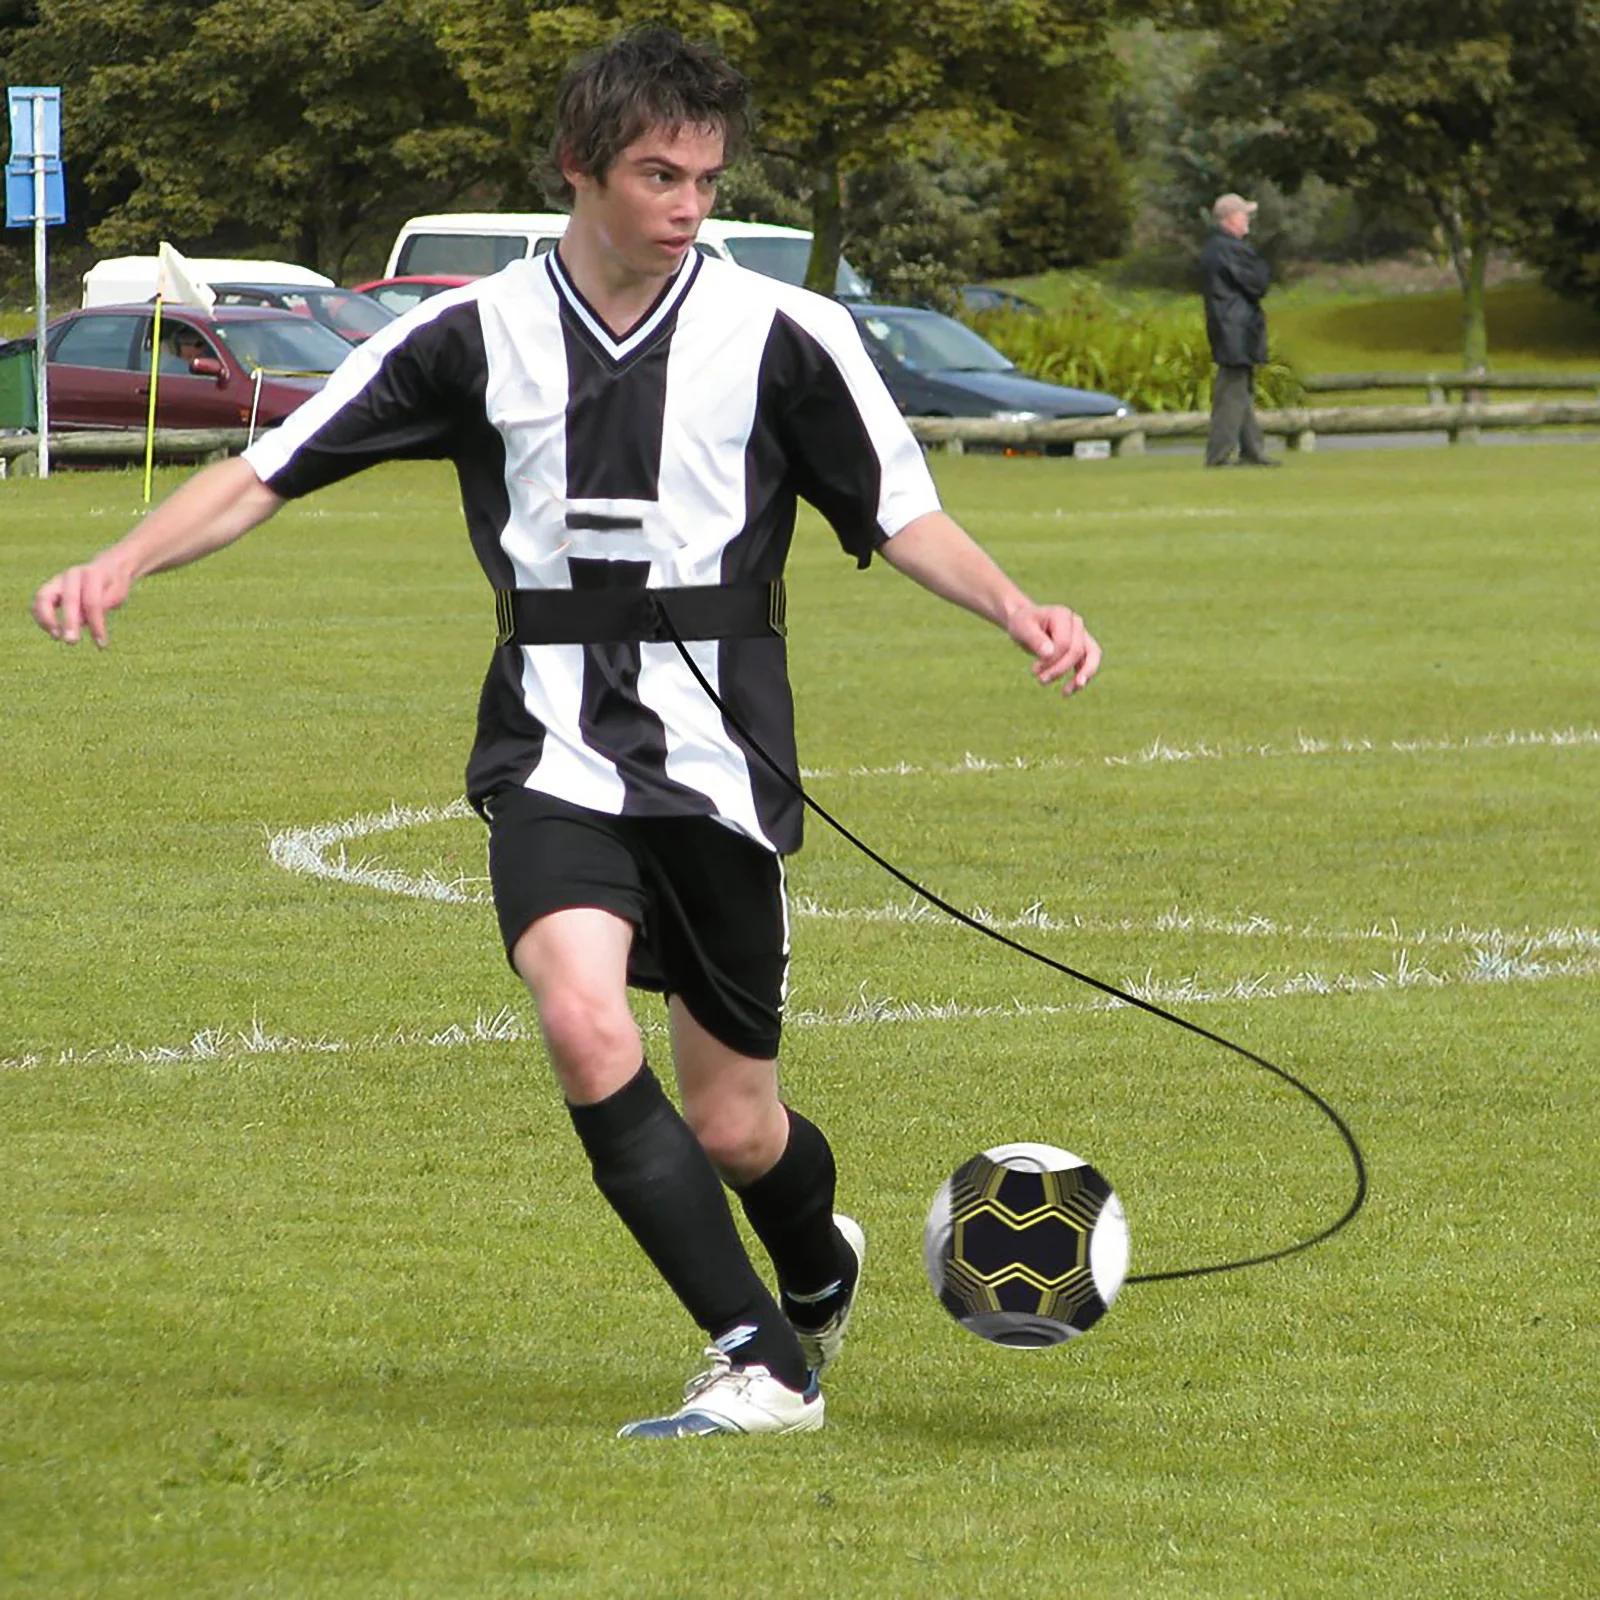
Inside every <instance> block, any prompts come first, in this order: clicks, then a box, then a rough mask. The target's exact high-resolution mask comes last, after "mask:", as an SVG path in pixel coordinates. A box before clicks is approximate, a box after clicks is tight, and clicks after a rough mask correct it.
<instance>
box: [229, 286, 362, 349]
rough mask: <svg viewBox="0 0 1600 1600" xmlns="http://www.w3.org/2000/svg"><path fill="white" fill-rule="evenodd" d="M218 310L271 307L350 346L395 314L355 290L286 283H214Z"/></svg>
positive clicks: (359, 341)
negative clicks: (331, 333)
mask: <svg viewBox="0 0 1600 1600" xmlns="http://www.w3.org/2000/svg"><path fill="white" fill-rule="evenodd" d="M211 288H212V289H213V290H214V291H215V292H216V296H217V304H218V305H219V306H270V307H272V308H273V309H274V310H276V311H293V312H295V313H296V314H297V315H298V316H302V317H311V318H312V319H314V320H315V321H317V322H320V323H321V324H322V326H323V327H325V328H332V329H333V331H334V332H335V333H336V334H338V335H339V337H340V338H341V339H343V340H344V341H345V342H346V343H347V344H360V343H362V341H363V340H366V339H370V338H371V337H372V336H373V334H375V333H376V332H377V331H378V329H379V328H381V327H383V326H384V325H385V324H387V323H390V322H393V321H394V312H393V311H391V310H390V309H389V308H388V307H387V306H385V305H383V304H381V303H380V302H379V301H376V300H372V299H369V298H368V297H367V296H366V295H364V294H358V293H357V292H356V291H355V290H354V289H337V288H336V289H304V288H300V287H298V286H297V285H292V284H283V283H213V284H212V285H211Z"/></svg>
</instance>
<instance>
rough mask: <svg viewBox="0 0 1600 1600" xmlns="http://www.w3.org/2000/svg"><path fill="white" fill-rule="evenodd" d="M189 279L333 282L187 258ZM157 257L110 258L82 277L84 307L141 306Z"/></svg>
mask: <svg viewBox="0 0 1600 1600" xmlns="http://www.w3.org/2000/svg"><path fill="white" fill-rule="evenodd" d="M186 264H187V266H188V268H189V276H190V277H191V278H196V279H198V280H199V281H200V282H201V283H282V284H288V285H291V286H292V287H294V288H297V289H312V288H316V289H331V288H333V287H334V283H333V279H332V278H326V277H324V276H323V275H322V274H321V273H320V272H313V271H312V270H311V269H310V267H297V266H295V265H293V263H291V262H288V261H232V260H225V259H223V258H221V257H216V256H211V257H206V256H199V257H196V256H189V257H187V258H186ZM160 275H161V258H160V257H159V256H109V257H107V259H106V260H104V261H97V262H95V264H94V265H93V266H92V267H90V268H89V270H88V271H87V272H86V273H84V275H83V303H84V305H86V306H120V305H140V304H143V302H144V301H146V300H153V299H155V296H156V283H157V282H158V280H159V278H160Z"/></svg>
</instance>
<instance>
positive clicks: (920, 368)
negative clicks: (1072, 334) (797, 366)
mask: <svg viewBox="0 0 1600 1600" xmlns="http://www.w3.org/2000/svg"><path fill="white" fill-rule="evenodd" d="M850 314H851V316H853V317H854V318H855V319H856V328H857V329H858V331H859V332H860V334H861V340H862V343H863V344H865V345H866V347H867V353H868V354H869V355H870V356H871V357H872V360H873V363H874V365H875V366H876V367H877V369H878V371H879V372H881V373H882V374H883V379H884V382H885V383H886V384H887V385H888V387H889V393H890V394H891V395H893V396H894V401H895V404H896V405H898V406H899V407H900V409H901V411H903V412H904V413H905V414H906V415H907V416H908V417H997V418H1003V419H1006V420H1012V421H1033V420H1035V419H1039V418H1045V417H1122V416H1126V415H1127V414H1128V410H1129V407H1128V406H1127V404H1126V403H1125V402H1124V401H1121V400H1119V399H1118V398H1117V397H1116V396H1115V395H1112V394H1099V393H1097V392H1096V391H1095V390H1093V389H1069V388H1067V387H1066V386H1065V385H1063V384H1059V383H1045V382H1044V381H1043V380H1042V379H1039V378H1030V377H1029V376H1028V374H1027V373H1025V372H1023V371H1022V370H1021V368H1020V367H1017V366H1015V365H1013V363H1012V362H1011V360H1010V358H1009V357H1007V356H1003V355H1001V353H1000V352H999V351H998V350H996V349H995V347H994V346H993V345H992V344H990V343H989V342H988V341H987V340H986V339H981V338H979V337H978V335H977V334H975V333H974V332H973V331H972V329H971V328H969V327H966V326H965V325H964V324H963V323H960V322H957V321H956V320H955V319H954V318H953V317H947V316H944V315H943V314H942V313H941V312H938V311H925V310H921V309H918V308H916V307H912V306H879V305H858V304H852V305H851V306H850Z"/></svg>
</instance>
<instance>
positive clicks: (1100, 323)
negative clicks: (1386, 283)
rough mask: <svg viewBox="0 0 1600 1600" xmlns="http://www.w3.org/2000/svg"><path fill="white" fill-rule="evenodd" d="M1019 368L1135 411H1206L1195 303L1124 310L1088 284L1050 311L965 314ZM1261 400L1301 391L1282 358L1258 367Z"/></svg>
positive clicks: (1206, 365) (1207, 372)
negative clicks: (1096, 391) (1096, 393)
mask: <svg viewBox="0 0 1600 1600" xmlns="http://www.w3.org/2000/svg"><path fill="white" fill-rule="evenodd" d="M967 320H968V321H969V322H970V323H971V324H972V326H973V327H974V328H976V329H977V331H978V332H979V333H981V334H982V335H983V337H984V338H985V339H987V340H988V341H989V342H990V344H992V345H994V346H995V347H996V348H997V349H999V350H1002V351H1004V353H1005V354H1006V355H1008V356H1009V357H1010V358H1011V359H1012V360H1013V361H1014V362H1016V364H1017V365H1018V366H1019V367H1021V368H1022V369H1023V371H1024V372H1029V373H1032V374H1033V376H1034V377H1036V378H1044V379H1046V380H1048V381H1049V382H1051V383H1064V384H1069V385H1071V386H1072V387H1074V388H1079V389H1099V390H1103V391H1104V392H1106V393H1108V394H1114V395H1117V396H1118V397H1119V398H1121V399H1123V400H1125V401H1127V403H1128V404H1129V405H1130V406H1131V407H1132V408H1133V409H1134V410H1135V411H1205V410H1208V409H1209V408H1210V405H1211V379H1212V375H1213V373H1214V371H1215V366H1214V363H1213V362H1212V360H1211V348H1210V346H1209V345H1208V343H1207V342H1206V327H1205V318H1204V315H1203V313H1202V312H1201V310H1200V309H1199V307H1198V305H1196V306H1195V307H1192V308H1191V307H1187V306H1185V307H1174V308H1172V309H1170V310H1150V311H1137V312H1134V311H1124V310H1122V309H1120V308H1119V307H1117V306H1115V305H1113V304H1112V302H1111V301H1110V300H1109V299H1107V298H1106V296H1105V295H1104V294H1103V293H1102V292H1101V291H1100V290H1098V289H1097V288H1095V287H1094V286H1093V285H1090V284H1085V285H1084V286H1083V287H1082V289H1080V290H1078V291H1077V292H1076V294H1075V296H1074V298H1073V300H1072V301H1071V302H1070V303H1069V304H1067V305H1064V306H1059V307H1056V308H1053V309H1051V310H1048V311H1040V312H1030V311H984V312H979V313H977V314H976V315H974V316H971V317H969V318H968V319H967ZM1256 379H1257V381H1256V397H1257V400H1258V401H1259V402H1260V403H1261V404H1262V405H1264V406H1287V405H1299V404H1302V403H1303V401H1304V398H1305V391H1304V389H1303V388H1302V387H1301V383H1300V379H1299V376H1298V375H1297V374H1296V373H1295V371H1294V370H1293V368H1291V367H1290V366H1288V365H1287V364H1286V363H1284V362H1282V361H1278V360H1273V361H1272V362H1270V363H1269V364H1268V365H1267V366H1265V367H1262V368H1261V369H1260V370H1259V371H1258V372H1257V374H1256Z"/></svg>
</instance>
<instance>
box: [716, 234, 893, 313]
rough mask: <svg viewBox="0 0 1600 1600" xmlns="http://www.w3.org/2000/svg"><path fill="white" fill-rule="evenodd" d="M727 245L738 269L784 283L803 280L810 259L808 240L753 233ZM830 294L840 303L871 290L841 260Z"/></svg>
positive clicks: (858, 298) (860, 277) (859, 297)
mask: <svg viewBox="0 0 1600 1600" xmlns="http://www.w3.org/2000/svg"><path fill="white" fill-rule="evenodd" d="M727 244H728V254H729V255H730V256H732V257H733V259H734V260H735V261H737V262H738V263H739V265H740V266H741V267H748V268H749V269H750V270H751V271H752V272H759V273H761V274H763V276H765V277H768V278H781V279H783V281H784V282H785V283H798V284H803V283H804V282H805V281H806V263H807V262H809V261H810V259H811V241H810V240H809V239H794V238H788V237H785V236H784V235H783V234H777V233H771V234H765V235H762V234H754V235H752V236H750V237H748V238H744V239H729V240H728V241H727ZM833 292H834V293H835V294H836V295H838V296H839V298H840V299H841V300H865V299H866V298H867V296H868V295H869V294H871V292H872V291H871V289H870V288H868V286H867V281H866V279H865V278H863V277H862V276H861V274H860V273H859V272H857V271H856V269H855V268H854V267H852V266H851V265H850V263H849V262H848V261H845V260H843V259H842V258H841V260H840V262H839V270H838V272H836V273H835V274H834V278H833Z"/></svg>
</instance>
